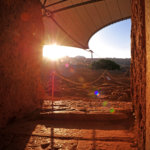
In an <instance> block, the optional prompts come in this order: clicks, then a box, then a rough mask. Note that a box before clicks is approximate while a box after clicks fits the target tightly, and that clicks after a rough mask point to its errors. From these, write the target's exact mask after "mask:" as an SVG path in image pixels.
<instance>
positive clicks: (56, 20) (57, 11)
mask: <svg viewBox="0 0 150 150" xmlns="http://www.w3.org/2000/svg"><path fill="white" fill-rule="evenodd" d="M41 3H42V8H43V9H42V13H43V22H44V26H45V35H46V36H45V38H46V39H47V41H48V42H51V43H57V44H60V45H65V46H73V47H79V48H84V49H87V48H88V41H89V39H90V38H91V36H92V35H93V34H94V33H95V32H97V31H98V30H100V29H102V28H104V27H105V26H107V25H110V24H112V23H115V22H117V21H120V20H124V19H127V18H130V16H131V0H41Z"/></svg>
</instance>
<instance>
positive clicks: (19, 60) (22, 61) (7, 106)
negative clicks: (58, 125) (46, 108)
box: [0, 0, 43, 127]
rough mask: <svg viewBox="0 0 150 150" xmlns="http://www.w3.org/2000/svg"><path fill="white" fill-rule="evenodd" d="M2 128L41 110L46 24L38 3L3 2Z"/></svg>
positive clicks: (0, 42)
mask: <svg viewBox="0 0 150 150" xmlns="http://www.w3.org/2000/svg"><path fill="white" fill-rule="evenodd" d="M0 32H1V36H0V127H2V126H4V125H5V124H6V123H7V122H8V121H13V120H14V119H15V118H16V117H19V116H22V115H23V114H25V113H29V112H30V111H32V110H34V109H35V108H37V107H38V105H39V101H38V99H37V87H38V86H37V84H38V77H39V71H40V70H39V68H40V61H41V58H42V50H41V48H42V47H41V46H42V43H41V41H42V36H43V24H42V16H41V4H40V1H39V0H32V1H27V0H9V1H5V0H1V1H0Z"/></svg>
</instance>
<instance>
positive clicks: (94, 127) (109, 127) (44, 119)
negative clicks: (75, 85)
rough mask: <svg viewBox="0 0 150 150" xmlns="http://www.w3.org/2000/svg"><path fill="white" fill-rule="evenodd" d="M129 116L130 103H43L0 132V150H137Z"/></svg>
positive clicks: (67, 101)
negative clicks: (39, 107)
mask: <svg viewBox="0 0 150 150" xmlns="http://www.w3.org/2000/svg"><path fill="white" fill-rule="evenodd" d="M52 104H53V105H52ZM131 112H132V107H131V102H113V101H105V100H101V99H89V100H61V99H60V100H57V101H54V102H53V103H52V102H51V101H49V100H44V101H43V105H42V109H41V110H37V111H35V112H33V113H32V114H30V115H28V116H26V117H24V118H23V119H20V120H19V119H18V120H16V121H15V122H13V123H11V124H9V125H8V126H7V127H6V128H5V129H3V130H1V131H0V143H1V145H0V150H137V147H135V144H134V141H135V137H134V134H133V117H132V113H131Z"/></svg>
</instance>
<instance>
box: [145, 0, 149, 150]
mask: <svg viewBox="0 0 150 150" xmlns="http://www.w3.org/2000/svg"><path fill="white" fill-rule="evenodd" d="M145 18H146V19H145V23H146V24H145V25H146V150H150V0H145Z"/></svg>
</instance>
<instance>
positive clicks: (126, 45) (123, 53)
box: [89, 19, 131, 58]
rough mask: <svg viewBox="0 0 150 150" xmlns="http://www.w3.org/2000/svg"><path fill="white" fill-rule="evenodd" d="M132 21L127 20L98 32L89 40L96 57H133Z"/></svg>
mask: <svg viewBox="0 0 150 150" xmlns="http://www.w3.org/2000/svg"><path fill="white" fill-rule="evenodd" d="M130 33H131V20H130V19H127V20H124V21H120V22H117V23H114V24H112V25H109V26H107V27H105V28H103V29H101V30H100V31H98V32H96V33H95V34H94V35H93V36H92V37H91V39H90V40H89V48H90V49H91V50H93V51H94V57H103V58H105V57H115V58H130V57H131V46H130V45H131V40H130Z"/></svg>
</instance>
